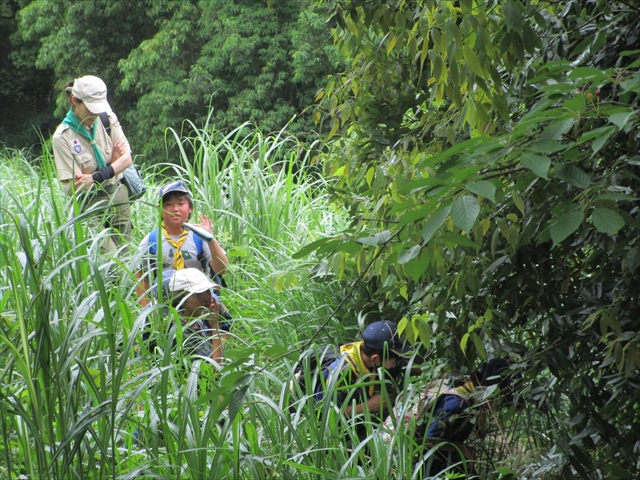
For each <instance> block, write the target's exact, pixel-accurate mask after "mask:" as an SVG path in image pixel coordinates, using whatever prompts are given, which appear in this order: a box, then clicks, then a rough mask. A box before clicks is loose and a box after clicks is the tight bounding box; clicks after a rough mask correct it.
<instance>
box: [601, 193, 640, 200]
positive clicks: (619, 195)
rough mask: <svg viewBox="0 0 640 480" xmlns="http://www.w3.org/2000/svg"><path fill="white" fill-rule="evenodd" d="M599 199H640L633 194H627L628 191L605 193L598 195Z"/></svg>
mask: <svg viewBox="0 0 640 480" xmlns="http://www.w3.org/2000/svg"><path fill="white" fill-rule="evenodd" d="M597 200H614V201H616V202H635V201H637V200H638V198H637V197H634V196H633V195H627V194H626V193H613V192H612V193H603V194H602V195H598V197H597Z"/></svg>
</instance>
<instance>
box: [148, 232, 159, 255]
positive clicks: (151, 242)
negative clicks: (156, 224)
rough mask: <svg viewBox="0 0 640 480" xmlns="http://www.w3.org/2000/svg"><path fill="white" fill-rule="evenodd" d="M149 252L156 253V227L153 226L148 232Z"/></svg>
mask: <svg viewBox="0 0 640 480" xmlns="http://www.w3.org/2000/svg"><path fill="white" fill-rule="evenodd" d="M149 253H150V254H151V255H155V254H156V253H158V229H157V228H154V229H153V230H151V232H149Z"/></svg>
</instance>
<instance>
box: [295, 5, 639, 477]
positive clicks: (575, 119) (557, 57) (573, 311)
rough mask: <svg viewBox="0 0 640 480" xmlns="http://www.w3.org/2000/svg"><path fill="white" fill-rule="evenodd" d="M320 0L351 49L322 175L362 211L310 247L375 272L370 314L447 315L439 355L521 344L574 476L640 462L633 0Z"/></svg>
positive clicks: (508, 349)
mask: <svg viewBox="0 0 640 480" xmlns="http://www.w3.org/2000/svg"><path fill="white" fill-rule="evenodd" d="M324 3H325V4H326V5H327V8H328V9H329V11H330V14H331V15H332V19H333V21H334V24H335V26H336V34H335V35H336V40H337V42H338V45H339V46H340V48H341V51H342V52H343V53H344V54H345V56H346V57H348V58H351V59H353V60H352V66H351V68H350V69H349V70H348V71H347V72H345V74H344V75H341V76H338V77H336V78H335V79H333V80H332V81H331V82H330V83H329V84H328V86H327V88H326V89H325V91H324V95H325V97H330V100H329V101H328V105H329V108H330V110H329V111H328V114H330V115H331V118H332V126H333V128H332V130H331V134H332V135H333V137H332V147H333V150H332V153H331V154H330V156H329V159H328V164H327V168H328V170H327V172H328V173H329V174H331V175H333V176H335V177H336V179H337V180H338V184H337V186H336V188H335V192H336V198H337V201H338V202H341V203H342V202H344V203H346V205H347V206H348V207H349V208H350V209H351V214H352V219H353V222H352V225H351V228H350V229H349V230H348V231H346V232H344V233H343V234H342V235H341V236H339V237H335V238H331V237H330V238H327V239H322V240H319V241H317V242H315V243H313V244H311V245H309V246H308V247H306V248H305V249H303V250H302V251H301V252H300V254H301V255H304V254H306V253H308V252H310V251H313V250H316V251H317V253H318V254H319V255H320V256H321V257H323V258H326V259H327V260H328V261H327V264H328V265H330V266H333V267H334V271H335V272H336V273H341V272H344V271H345V270H346V271H347V272H349V271H350V268H346V269H345V267H344V265H345V264H346V265H349V266H354V267H355V270H356V272H357V273H360V272H365V271H366V277H365V278H367V279H368V281H367V282H366V283H365V284H364V286H363V288H362V292H361V296H360V298H359V302H360V304H361V310H362V311H361V313H371V312H373V313H371V314H372V315H378V313H377V312H378V311H380V309H381V306H382V311H383V312H385V308H386V315H387V316H389V315H394V313H395V315H396V316H397V317H398V318H399V317H401V316H404V319H403V324H404V325H405V326H406V328H407V333H408V334H409V335H410V336H414V337H416V338H418V339H423V340H425V341H428V340H429V337H430V335H431V334H432V333H433V332H434V331H445V332H447V333H448V335H446V336H444V337H442V338H441V341H440V342H439V344H438V348H437V350H436V353H437V354H438V355H446V356H447V357H448V358H449V361H450V362H451V364H453V365H458V366H460V367H464V366H465V365H466V366H469V365H471V364H473V362H474V360H475V359H476V358H478V357H481V358H485V357H486V356H488V355H495V354H510V355H512V356H514V357H515V358H516V359H518V360H520V365H521V367H522V368H523V369H524V371H525V372H526V376H527V377H528V378H530V379H532V380H533V381H534V383H533V388H532V391H531V400H533V401H534V402H535V404H536V405H537V407H538V408H539V413H540V414H541V415H542V414H549V415H552V416H553V418H555V419H557V420H558V425H557V427H556V429H555V430H556V432H555V433H554V437H555V440H554V442H553V443H552V444H548V443H546V442H541V443H540V444H539V448H540V449H541V451H540V452H531V455H532V458H531V460H532V461H533V458H535V457H536V456H537V455H538V454H543V455H548V457H547V458H549V459H550V458H555V460H554V462H555V463H557V464H558V465H559V467H560V468H561V469H562V471H563V472H564V473H563V474H564V475H566V476H571V475H572V473H571V472H572V471H573V472H576V473H577V474H578V476H580V478H592V477H598V476H600V475H602V476H607V477H608V478H612V477H615V476H618V475H619V476H620V477H621V478H625V477H627V476H629V475H632V473H631V472H634V471H637V468H638V467H639V465H638V451H639V450H640V438H639V437H638V431H640V411H638V400H639V399H640V385H639V384H638V371H639V368H640V322H639V321H638V318H639V317H640V303H639V302H640V299H639V298H638V285H639V284H640V283H639V281H640V278H639V274H640V269H638V265H639V264H640V249H639V247H640V245H639V244H638V235H639V228H640V218H639V211H640V210H639V209H638V205H637V200H638V198H637V192H638V191H640V177H639V174H640V171H639V166H640V157H638V146H639V144H640V143H639V142H640V129H639V126H640V121H639V120H640V119H639V110H638V107H639V105H638V94H639V93H640V72H639V67H640V55H639V53H640V51H638V50H634V49H637V46H638V43H637V40H638V32H639V31H640V16H639V15H638V13H640V11H639V10H638V9H637V7H632V6H631V5H630V4H627V3H626V2H619V3H617V2H602V1H598V2H586V3H583V2H567V3H566V4H564V3H563V4H557V3H555V2H526V3H521V2H515V1H507V2H486V3H481V2H475V1H463V2H460V3H459V4H458V3H451V2H437V1H424V2H403V1H398V2H386V3H384V4H383V3H380V4H378V3H372V2H367V1H360V0H343V1H333V2H324ZM336 267H337V268H336ZM372 284H373V285H374V287H372ZM540 374H543V376H542V377H541V376H540ZM546 448H549V450H548V452H545V451H543V450H544V449H546ZM549 461H551V460H549Z"/></svg>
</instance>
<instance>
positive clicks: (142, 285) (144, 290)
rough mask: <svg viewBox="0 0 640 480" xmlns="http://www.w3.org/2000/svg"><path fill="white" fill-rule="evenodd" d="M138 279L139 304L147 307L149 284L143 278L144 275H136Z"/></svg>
mask: <svg viewBox="0 0 640 480" xmlns="http://www.w3.org/2000/svg"><path fill="white" fill-rule="evenodd" d="M136 277H137V278H138V284H137V285H136V293H137V294H138V303H139V304H140V306H141V307H146V306H147V305H149V297H148V296H147V295H148V291H149V282H148V281H147V280H146V279H144V278H142V273H140V272H138V273H136Z"/></svg>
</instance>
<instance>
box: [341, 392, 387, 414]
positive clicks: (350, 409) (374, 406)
mask: <svg viewBox="0 0 640 480" xmlns="http://www.w3.org/2000/svg"><path fill="white" fill-rule="evenodd" d="M366 405H367V410H369V412H371V413H379V411H380V394H376V395H374V396H373V397H371V398H370V399H369V400H367V402H366ZM364 406H365V402H363V403H358V404H356V406H355V407H354V406H353V405H347V407H346V408H345V409H344V413H345V415H347V416H348V417H350V416H351V415H353V414H354V408H355V415H360V414H362V413H364Z"/></svg>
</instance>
